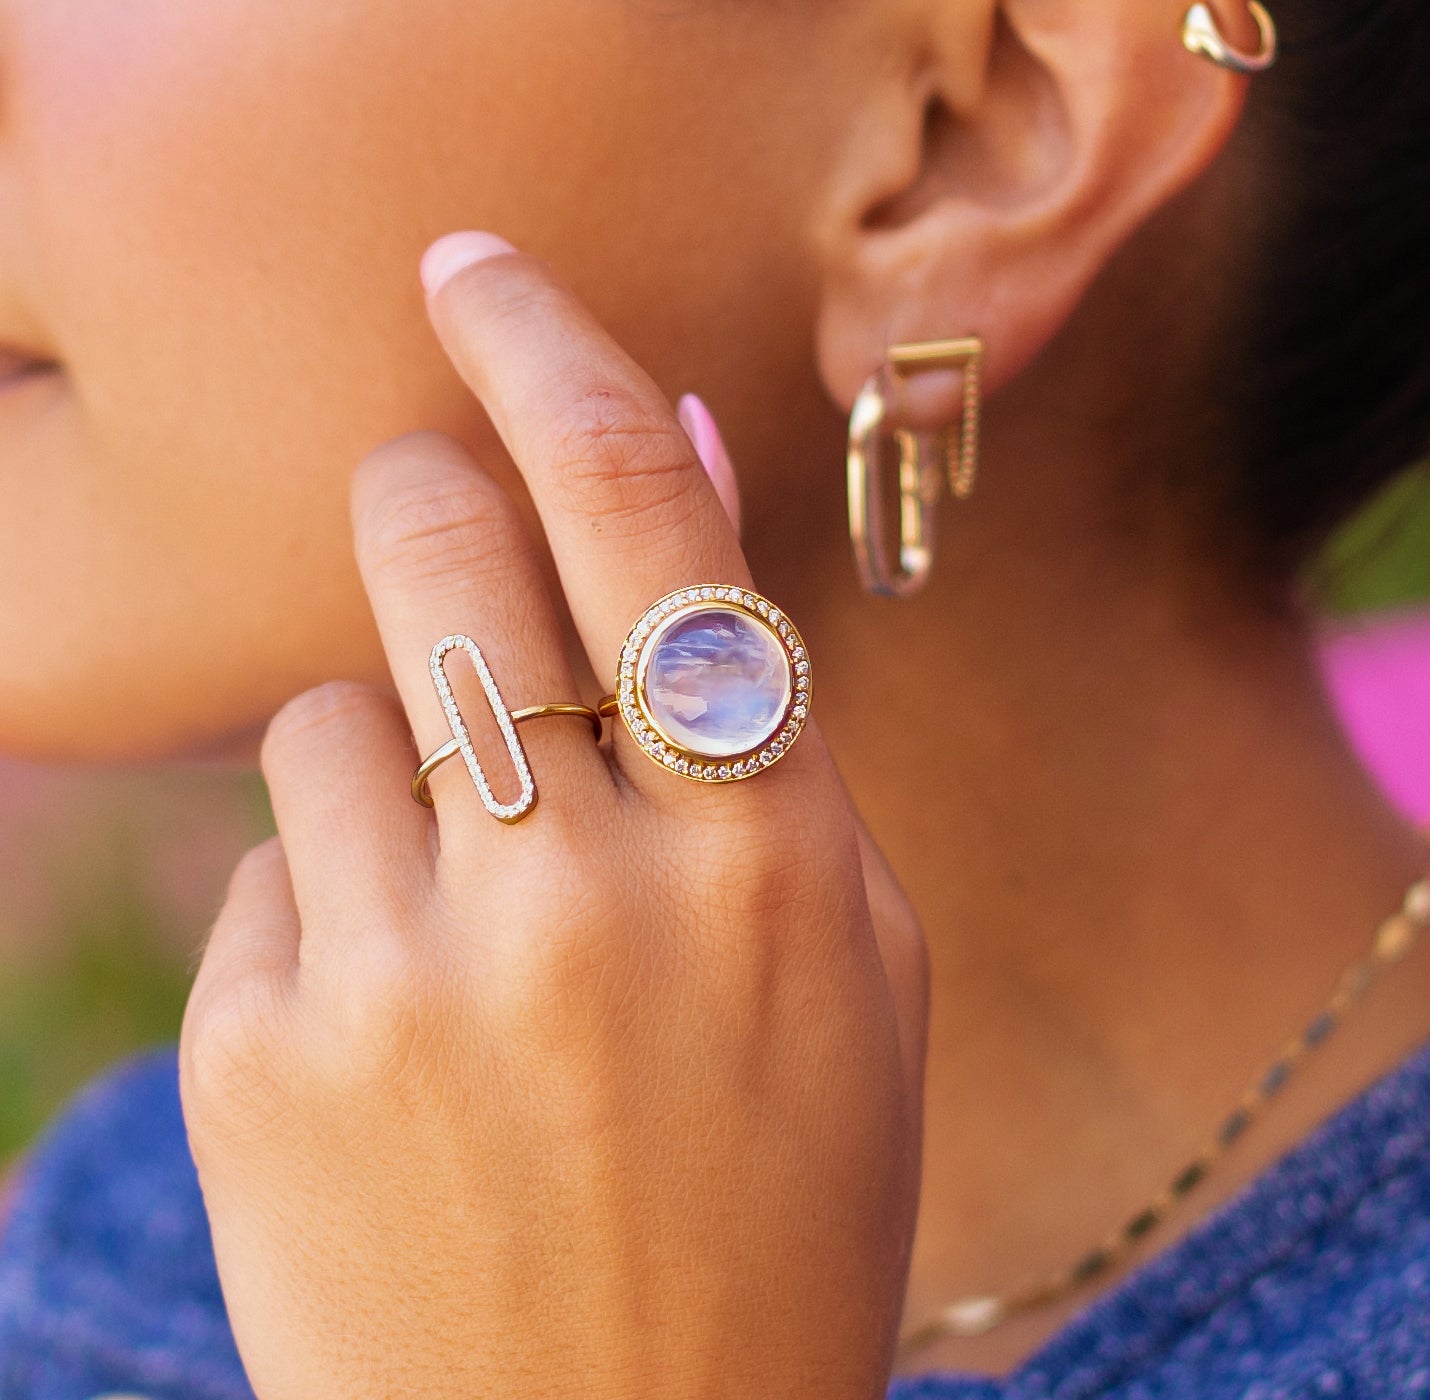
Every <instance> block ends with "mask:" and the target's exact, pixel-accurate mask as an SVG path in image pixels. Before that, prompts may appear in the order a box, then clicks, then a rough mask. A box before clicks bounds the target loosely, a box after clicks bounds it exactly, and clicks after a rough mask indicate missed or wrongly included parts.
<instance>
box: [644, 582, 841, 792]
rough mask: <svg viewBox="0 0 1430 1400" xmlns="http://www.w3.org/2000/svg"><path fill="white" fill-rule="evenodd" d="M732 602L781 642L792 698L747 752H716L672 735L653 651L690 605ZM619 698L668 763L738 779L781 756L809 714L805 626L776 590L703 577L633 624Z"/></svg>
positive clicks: (697, 608)
mask: <svg viewBox="0 0 1430 1400" xmlns="http://www.w3.org/2000/svg"><path fill="white" fill-rule="evenodd" d="M722 609H723V610H725V611H728V612H732V613H739V614H743V615H744V616H745V617H748V618H750V619H751V620H753V621H754V622H755V623H756V624H758V625H759V626H761V627H763V628H764V629H765V631H767V632H768V633H769V634H770V636H772V637H773V638H775V640H776V641H778V642H779V644H780V646H781V648H782V649H783V651H784V654H785V658H786V660H787V661H788V663H789V668H790V686H789V699H788V701H787V703H786V705H785V707H784V710H783V711H782V713H781V714H780V716H779V718H778V719H777V720H776V721H775V723H774V725H773V726H772V728H771V731H770V735H769V737H768V738H767V739H765V740H764V742H763V743H762V744H760V745H758V746H757V747H755V748H753V749H749V750H747V751H745V752H744V753H739V754H732V755H730V756H729V757H720V758H713V759H712V758H710V757H709V756H707V755H705V754H701V753H697V752H695V751H694V750H692V749H688V748H684V747H682V746H680V745H678V744H675V743H672V742H671V741H670V738H669V736H668V735H666V734H665V733H664V732H663V731H662V730H661V728H660V726H659V724H658V723H657V722H656V720H655V718H654V717H653V715H652V714H651V712H650V710H649V709H648V708H647V706H646V700H645V695H644V685H643V681H644V675H645V666H646V651H647V648H649V647H650V646H651V644H652V643H653V642H655V641H657V640H659V638H661V637H663V636H664V635H665V634H666V633H667V632H668V631H669V624H670V623H672V622H674V621H675V620H676V619H678V618H679V617H681V616H683V615H684V614H687V613H693V612H708V611H717V612H718V611H720V610H722ZM616 686H617V689H616V699H617V703H618V706H619V710H620V715H621V718H622V720H623V721H624V722H625V726H626V729H627V730H628V731H629V733H630V736H631V738H633V739H634V740H635V741H636V743H637V744H638V745H639V746H640V749H641V752H642V753H644V754H645V755H646V757H647V758H649V759H650V760H651V762H653V763H658V764H659V765H660V766H661V767H662V768H666V769H668V770H669V771H670V772H672V773H675V774H677V775H678V776H680V777H682V778H687V779H689V780H690V781H691V782H697V783H737V782H740V781H742V780H743V779H745V778H753V777H754V776H755V774H757V773H762V772H764V770H765V769H766V768H769V767H770V766H771V765H772V764H775V763H778V762H779V760H780V759H781V758H783V757H784V756H785V754H787V753H788V752H789V750H790V747H791V745H793V743H794V741H795V740H796V739H798V738H799V735H800V732H801V731H802V730H803V729H804V726H805V723H806V721H807V720H808V718H809V707H810V698H811V696H812V694H813V685H812V682H811V679H810V665H809V653H808V651H807V650H806V648H805V645H804V639H803V638H802V637H801V636H800V634H799V630H798V629H797V628H796V627H795V625H794V623H792V622H791V621H790V620H789V618H788V617H786V616H785V615H784V613H783V612H781V611H780V610H779V609H778V608H777V607H776V606H775V605H774V604H773V603H772V602H770V600H769V599H768V598H763V597H761V596H760V595H759V594H758V593H752V592H751V591H750V590H749V589H747V588H737V587H732V586H730V585H725V584H702V585H699V586H697V587H694V588H680V589H677V590H676V591H675V592H674V593H670V594H667V595H666V596H665V597H664V598H662V599H661V600H660V601H659V602H658V603H655V604H654V605H653V606H652V607H650V608H649V609H648V610H647V611H646V613H645V614H644V615H643V616H642V617H641V619H640V621H638V622H637V623H636V625H635V626H634V627H632V628H631V630H630V633H629V635H628V636H627V637H626V641H625V645H624V646H623V647H622V649H621V660H620V667H619V674H618V676H617V681H616Z"/></svg>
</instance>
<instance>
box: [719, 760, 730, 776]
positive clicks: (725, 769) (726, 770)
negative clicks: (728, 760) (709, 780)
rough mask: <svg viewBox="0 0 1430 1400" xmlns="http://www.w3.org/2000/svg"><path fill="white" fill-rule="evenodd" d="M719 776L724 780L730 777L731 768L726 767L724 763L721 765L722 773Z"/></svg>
mask: <svg viewBox="0 0 1430 1400" xmlns="http://www.w3.org/2000/svg"><path fill="white" fill-rule="evenodd" d="M719 776H720V777H722V778H728V777H729V776H730V769H729V767H728V766H726V765H725V764H723V763H722V764H721V765H720V773H719Z"/></svg>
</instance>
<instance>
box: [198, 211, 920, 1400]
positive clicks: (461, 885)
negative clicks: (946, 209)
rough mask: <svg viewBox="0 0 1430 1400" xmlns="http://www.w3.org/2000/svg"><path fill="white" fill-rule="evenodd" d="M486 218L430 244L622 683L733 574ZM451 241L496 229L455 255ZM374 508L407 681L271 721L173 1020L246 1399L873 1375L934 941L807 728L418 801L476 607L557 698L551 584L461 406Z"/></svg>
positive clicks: (747, 1390)
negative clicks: (739, 755)
mask: <svg viewBox="0 0 1430 1400" xmlns="http://www.w3.org/2000/svg"><path fill="white" fill-rule="evenodd" d="M465 237H466V238H467V239H468V240H469V241H468V242H467V243H465V244H464V243H461V242H453V241H452V240H443V242H442V243H441V244H439V245H438V247H437V252H436V253H434V254H430V255H429V257H428V259H427V262H426V264H425V268H426V270H427V272H428V274H429V301H430V305H431V310H432V314H433V318H434V321H435V323H436V325H437V328H438V331H439V334H440V336H441V338H442V341H443V343H444V344H445V346H446V347H447V350H448V352H449V353H450V355H451V357H452V359H453V360H454V362H455V363H456V365H457V367H458V369H459V370H460V372H461V373H462V375H463V376H464V377H465V378H466V380H467V382H468V383H469V384H470V385H471V388H472V390H473V392H474V393H476V394H477V395H478V397H479V398H480V400H481V402H482V403H483V405H484V406H485V408H486V410H487V412H488V413H489V415H490V416H491V418H492V420H493V422H494V423H495V425H496V427H497V430H498V431H499V432H500V434H501V436H502V438H503V440H504V441H505V443H506V445H507V447H508V449H509V450H510V453H511V455H512V457H513V458H514V459H515V461H516V463H517V464H518V466H519V468H520V469H521V471H522V473H523V475H524V477H525V479H526V482H527V484H528V486H529V488H530V491H531V495H532V497H533V499H534V501H535V503H536V506H537V509H538V510H539V512H540V515H541V518H542V522H543V525H544V527H545V531H546V534H547V537H548V539H549V542H550V545H551V548H552V550H553V552H554V555H555V559H556V563H557V567H558V569H559V572H560V576H561V582H562V585H563V587H564V590H565V593H566V596H567V599H568V600H569V606H570V612H571V615H572V617H573V618H574V621H575V624H576V627H577V629H578V631H579V634H580V638H581V641H582V643H583V645H584V647H585V649H586V651H587V653H588V655H589V657H590V659H591V663H592V665H593V666H594V667H595V669H596V672H597V674H598V675H599V676H602V677H603V678H605V677H610V676H612V675H613V674H614V670H615V663H616V658H617V657H618V655H619V652H620V648H621V646H622V643H623V641H624V639H625V635H626V633H627V630H628V629H629V627H630V626H631V624H632V623H633V622H634V621H635V620H636V619H637V618H638V617H640V615H641V614H642V613H643V612H644V611H645V610H646V608H647V607H648V606H649V605H650V604H651V603H653V602H654V601H656V600H657V599H659V598H660V597H662V596H663V595H664V594H666V593H667V592H669V591H671V590H673V589H675V588H677V587H680V586H682V585H687V584H690V583H697V582H709V581H712V580H715V581H722V582H729V583H731V584H741V585H746V586H748V585H749V584H750V582H751V581H750V578H749V574H748V570H747V566H746V564H745V561H744V558H743V556H742V555H741V552H740V548H739V544H738V542H737V539H736V536H735V533H734V531H733V530H732V528H731V526H730V524H729V521H728V519H727V516H726V514H725V511H724V510H723V509H722V507H721V505H720V501H719V499H718V497H717V494H716V491H715V490H714V488H713V487H712V485H711V483H710V480H709V479H708V477H707V475H706V473H705V472H704V471H703V470H702V468H701V464H700V461H699V460H698V458H697V457H696V454H695V452H694V451H693V450H692V445H691V442H690V440H689V438H688V437H687V436H686V434H685V433H684V432H683V431H682V429H681V427H680V426H679V423H678V421H677V419H676V417H675V415H674V414H673V413H672V412H671V410H670V407H669V405H668V404H667V403H666V401H665V399H664V398H663V396H662V395H661V394H660V393H659V392H658V390H657V389H656V387H655V386H654V385H653V383H652V382H651V381H650V380H649V379H648V378H647V377H646V376H645V375H644V374H643V373H642V372H641V371H640V370H639V369H638V368H637V367H636V366H635V365H633V364H632V363H631V362H630V360H629V359H627V358H626V356H625V355H623V354H622V352H621V351H620V350H619V349H618V348H617V347H616V346H615V345H614V344H612V342H611V341H610V340H609V339H608V337H607V336H606V335H605V334H604V333H603V332H602V331H601V329H600V328H599V327H598V326H597V325H596V324H595V322H594V321H593V319H592V318H591V317H590V315H589V314H588V313H586V312H585V311H584V310H583V309H582V308H581V306H580V305H578V304H577V303H576V301H575V300H574V298H573V297H572V296H571V295H570V294H569V293H568V292H567V291H565V290H564V289H563V288H562V287H561V286H560V285H558V284H557V283H556V282H555V281H554V280H553V278H552V276H551V275H550V273H549V272H548V271H547V270H546V269H545V268H544V267H543V266H542V264H540V263H539V262H537V261H536V260H534V259H532V258H529V257H525V256H521V255H519V254H514V255H513V254H509V253H508V251H507V250H506V248H505V245H501V244H500V241H499V240H496V239H492V238H490V237H484V236H481V235H467V236H465ZM464 247H465V248H467V249H468V251H469V252H473V251H474V252H485V253H487V254H491V255H492V256H488V257H485V258H483V259H481V260H479V261H474V262H472V261H469V262H468V263H467V264H466V265H464V266H460V267H459V268H458V270H456V271H455V272H453V273H452V275H451V276H450V278H449V280H446V281H445V282H442V283H441V285H440V286H438V285H434V282H435V281H436V280H437V276H436V274H437V272H438V271H440V270H441V268H442V265H443V261H444V259H443V257H442V255H443V254H445V255H447V256H446V258H445V263H446V266H447V267H448V268H451V266H452V262H453V258H452V256H451V255H452V253H453V250H454V248H455V249H456V250H457V251H458V252H460V251H461V250H462V248H464ZM456 261H457V262H459V263H460V261H461V259H460V258H458V259H456ZM354 518H355V529H356V539H357V551H358V557H359V561H360V563H361V567H362V571H363V576H364V579H365V581H366V585H367V589H368V592H369V595H370V597H371V600H372V606H373V610H374V612H375V614H376V617H377V621H378V624H379V627H380V629H381V632H382V636H383V640H384V643H385V646H386V649H387V655H388V659H389V662H390V664H391V669H392V675H393V677H394V679H395V681H396V685H397V688H398V690H399V692H400V696H401V706H399V705H398V704H397V703H395V702H393V701H391V700H389V699H388V698H387V697H385V696H384V695H382V694H379V693H377V692H375V691H372V690H368V689H365V688H362V687H359V686H354V685H332V686H326V687H323V688H321V689H319V690H316V691H313V692H311V693H309V694H307V695H304V696H302V697H301V698H299V699H298V700H296V701H294V702H293V703H292V704H290V705H289V706H288V707H287V708H285V709H284V710H283V711H282V713H281V714H280V715H279V716H278V717H277V718H276V719H275V720H274V722H273V725H272V727H271V729H270V730H269V733H268V736H267V740H266V743H265V746H264V753H263V764H264V771H265V773H266V774H267V777H268V781H269V785H270V788H271V791H272V796H273V803H274V810H275V812H276V814H277V819H278V827H279V831H280V833H281V835H280V841H281V844H280V841H274V842H270V843H268V844H267V845H264V846H261V847H259V848H258V849H257V850H256V851H254V852H253V853H252V854H251V855H249V856H248V857H247V858H246V859H245V860H244V861H243V863H242V864H241V866H240V867H239V869H238V872H237V873H236V874H235V876H234V879H233V884H232V887H231V890H230V893H229V898H228V902H227V904H226V906H225V908H224V910H223V913H222V915H221V916H220V918H219V920H218V924H217V926H216V928H215V929H214V932H213V935H212V938H211V940H210V942H209V946H208V950H207V954H206V956H205V959H204V963H203V967H202V970H201V971H200V973H199V977H198V981H197V984H196V986H195V988H194V992H193V997H192V999H191V1001H190V1004H189V1009H188V1015H187V1017H186V1019H185V1023H184V1034H183V1042H182V1047H181V1051H182V1055H181V1063H182V1087H183V1097H184V1109H185V1114H186V1117H187V1121H188V1127H189V1134H190V1139H191V1143H192V1147H193V1151H194V1156H195V1159H196V1161H197V1163H198V1167H199V1173H200V1176H201V1179H202V1182H203V1188H204V1196H205V1200H206V1202H207V1204H208V1209H209V1213H210V1217H211V1220H212V1224H213V1233H214V1242H215V1246H216V1249H217V1254H218V1262H219V1271H220V1274H221V1276H222V1279H223V1285H224V1293H225V1296H226V1298H227V1301H228V1306H229V1311H230V1315H231V1318H232V1322H233V1326H234V1329H235V1332H236V1335H237V1338H238V1342H239V1346H240V1349H241V1351H242V1354H243V1357H244V1361H245V1364H246V1365H247V1367H248V1369H249V1372H250V1375H251V1379H252V1382H253V1385H254V1387H255V1389H256V1391H257V1393H258V1395H259V1396H260V1397H261V1400H321V1397H333V1398H334V1400H337V1397H342V1400H355V1398H356V1397H379V1396H381V1397H391V1396H396V1395H414V1396H422V1397H424V1400H433V1398H434V1397H440V1396H450V1397H454V1398H455V1397H461V1400H474V1397H479V1396H553V1397H554V1396H561V1397H563V1398H564V1397H571V1396H582V1397H587V1398H588V1400H590V1398H592V1397H595V1398H597V1400H599V1397H612V1400H614V1398H615V1397H620V1400H633V1397H637V1396H639V1397H642V1400H656V1398H657V1397H660V1398H661V1400H663V1397H667V1396H670V1397H676V1396H679V1397H687V1396H700V1397H716V1396H727V1395H728V1396H739V1397H745V1398H747V1397H751V1396H769V1397H776V1396H778V1397H781V1398H782V1400H783V1398H784V1397H804V1396H807V1397H810V1398H811V1400H813V1397H819V1400H839V1397H851V1400H852V1398H853V1397H857V1398H858V1400H870V1397H873V1396H875V1395H879V1394H882V1392H883V1389H884V1386H885V1384H886V1382H887V1378H888V1375H889V1372H890V1369H891V1367H892V1363H893V1350H894V1343H895V1336H896V1332H897V1327H898V1321H899V1316H900V1310H901V1304H902V1301H903V1294H904V1288H905V1281H906V1272H907V1268H908V1259H909V1252H910V1246H911V1242H912V1236H913V1229H914V1223H915V1217H916V1213H917V1203H918V1186H919V1148H920V1096H921V1080H922V1065H923V1052H924V1031H925V1005H926V997H927V978H926V968H925V954H924V946H923V941H922V937H921V934H920V932H919V929H918V926H917V923H916V921H915V919H914V918H913V916H912V914H911V913H910V911H909V909H908V906H907V904H906V902H905V901H904V900H903V898H902V896H901V895H900V894H899V892H898V890H897V887H896V885H895V884H894V881H893V879H892V877H891V876H890V875H889V873H888V870H887V867H885V866H884V865H883V863H882V861H881V859H880V858H879V856H878V854H877V852H876V851H875V850H874V848H873V847H872V845H871V844H869V843H868V842H867V840H864V839H863V838H861V836H860V834H859V830H858V824H857V821H856V818H855V817H854V815H853V814H852V813H851V810H850V806H849V803H848V800H847V798H846V796H845V793H844V791H843V789H842V787H841V784H840V780H839V777H838V775H837V774H836V772H835V769H834V766H833V764H832V763H831V761H830V758H829V755H828V753H827V752H826V750H825V748H824V745H823V743H822V741H821V739H820V736H819V734H818V733H817V731H816V730H815V728H814V727H813V726H812V725H811V726H810V727H809V729H807V731H806V732H805V733H804V735H803V736H802V737H801V738H800V740H799V741H798V742H797V743H796V744H795V745H794V747H793V749H792V751H791V752H790V754H789V755H788V756H787V757H786V758H785V759H783V760H782V761H781V762H780V763H778V764H776V765H775V766H774V767H772V768H770V769H769V770H768V771H766V772H762V773H760V774H759V776H757V777H755V778H754V779H752V780H750V781H746V782H739V783H733V784H730V785H728V786H704V785H699V784H696V783H691V782H688V781H686V780H684V779H682V778H680V777H678V776H676V775H674V774H671V773H669V772H666V771H664V770H663V769H661V768H659V767H657V766H656V765H655V764H653V763H651V762H650V761H649V760H648V759H647V758H646V757H645V756H644V755H642V754H641V753H639V752H638V751H637V750H636V747H635V745H634V743H633V742H632V741H631V739H630V736H629V735H627V734H626V733H625V732H624V730H623V729H618V731H617V733H616V735H615V740H614V743H613V745H612V746H611V749H610V751H607V749H605V748H597V746H596V745H595V743H594V742H593V739H592V735H591V732H590V729H589V728H588V727H587V726H586V725H584V724H582V723H581V722H580V721H579V720H566V719H552V720H546V721H543V722H542V723H540V724H534V725H529V726H526V727H524V728H523V730H522V737H523V741H524V743H525V745H526V747H527V750H528V752H529V755H530V761H531V767H532V769H533V771H534V773H535V776H536V780H537V783H538V784H539V787H540V792H541V802H540V806H539V808H538V809H537V810H536V812H535V813H534V814H533V815H532V816H531V818H530V819H529V820H527V821H525V822H523V823H522V824H520V825H517V826H504V825H502V824H500V823H498V822H496V821H493V820H492V818H491V817H490V816H489V815H488V814H487V812H486V811H485V810H484V809H483V807H482V805H481V803H480V801H479V800H478V797H477V794H476V792H475V791H474V790H473V789H472V787H471V785H470V783H469V782H468V781H467V778H466V775H465V773H464V772H463V770H462V766H461V763H460V761H458V762H456V763H454V764H451V765H449V766H448V767H446V768H444V769H443V770H441V772H440V773H439V774H438V775H437V776H436V777H435V778H434V779H433V787H434V789H435V793H436V814H435V817H434V815H433V814H432V813H430V812H428V811H426V810H424V809H423V808H421V807H419V806H417V805H416V804H415V803H414V802H413V801H412V799H411V798H410V796H409V795H408V784H409V779H410V776H411V773H412V769H413V766H414V750H413V744H412V735H413V734H414V733H415V734H416V736H417V739H418V741H419V745H420V747H421V748H422V751H423V752H424V753H426V752H430V751H431V750H432V749H433V748H435V747H437V746H438V745H440V744H441V743H443V742H444V741H445V740H446V739H447V738H448V737H449V734H448V732H447V728H446V724H445V721H444V718H443V715H442V711H441V708H440V706H439V704H438V701H437V698H436V696H435V694H434V692H433V688H432V684H431V680H430V677H429V673H428V652H429V650H430V648H431V647H432V645H433V643H434V642H435V641H436V640H437V639H439V638H441V637H443V636H445V635H447V634H448V633H452V632H466V633H468V634H470V635H471V636H473V637H474V638H476V639H477V640H478V641H479V643H480V645H481V646H482V648H483V650H484V652H485V654H486V657H487V659H488V661H489V662H490V664H491V668H492V671H493V673H494V675H495V676H496V678H497V681H498V684H499V685H500V686H501V687H502V690H503V693H504V695H505V697H506V699H507V700H508V702H510V703H511V704H513V705H514V706H518V705H529V704H535V703H540V702H546V701H553V700H570V699H575V698H577V691H576V681H575V679H574V678H573V675H572V672H571V670H570V668H569V666H568V660H567V657H566V655H565V654H564V652H563V646H562V631H561V625H560V622H559V618H558V613H557V610H556V608H555V606H554V604H553V600H552V598H551V597H550V596H549V593H548V591H547V588H546V585H545V583H544V582H543V576H542V572H541V569H540V567H539V563H538V555H537V552H536V549H535V547H534V545H533V543H532V541H531V540H530V539H529V538H528V537H527V535H526V534H525V533H524V531H523V528H522V526H521V524H520V523H519V520H518V517H517V515H516V513H515V511H514V510H513V507H512V505H511V503H510V502H509V501H508V499H507V498H506V497H505V496H504V494H503V493H502V491H501V490H499V489H498V488H497V487H496V486H495V485H494V484H493V483H492V481H491V480H490V479H489V478H488V477H487V476H485V475H484V474H483V473H482V471H481V470H480V469H479V468H478V467H477V466H476V465H474V463H473V462H472V461H471V460H470V458H469V457H468V456H467V455H466V454H465V453H464V452H463V451H462V450H461V449H460V448H459V447H458V446H456V445H455V444H454V443H453V442H451V441H449V440H447V439H445V438H441V437H437V436H430V435H429V436H416V437H411V438H404V439H400V440H399V441H397V442H394V443H391V444H389V445H387V446H386V447H384V448H382V449H381V450H379V451H378V452H377V453H376V454H374V456H373V457H372V458H371V459H369V460H368V461H367V462H365V463H364V464H363V466H362V468H361V470H360V471H359V473H358V475H357V479H356V482H355V486H354ZM861 845H862V851H861Z"/></svg>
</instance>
